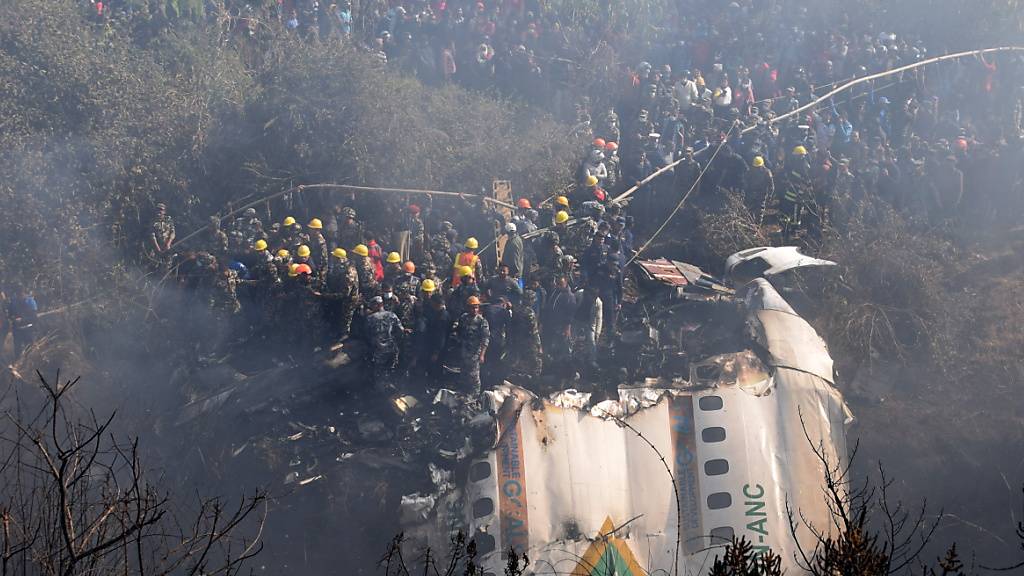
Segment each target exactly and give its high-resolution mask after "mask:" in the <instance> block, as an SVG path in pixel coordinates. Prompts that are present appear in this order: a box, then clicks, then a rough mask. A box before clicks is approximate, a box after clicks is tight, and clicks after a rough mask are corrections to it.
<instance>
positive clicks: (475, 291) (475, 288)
mask: <svg viewBox="0 0 1024 576" xmlns="http://www.w3.org/2000/svg"><path fill="white" fill-rule="evenodd" d="M455 274H457V276H456V277H457V278H459V285H458V286H456V287H455V288H453V289H452V292H451V296H449V297H448V309H449V310H450V311H451V313H452V315H454V316H456V317H458V316H459V315H461V314H462V310H463V309H462V307H463V306H464V304H465V302H466V299H467V298H469V297H470V296H477V297H479V296H480V286H479V285H478V284H477V282H476V277H475V276H474V275H473V270H472V269H471V268H470V267H469V266H462V267H460V268H459V270H458V272H455Z"/></svg>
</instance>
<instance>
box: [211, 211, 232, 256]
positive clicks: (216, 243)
mask: <svg viewBox="0 0 1024 576" xmlns="http://www.w3.org/2000/svg"><path fill="white" fill-rule="evenodd" d="M206 231H207V233H208V234H209V236H208V238H207V239H206V247H207V249H209V250H210V251H211V252H213V253H214V254H215V255H216V256H217V257H218V258H224V257H226V256H227V255H228V235H227V234H225V233H224V231H223V230H221V228H220V218H218V217H216V216H210V225H209V226H208V227H207V229H206Z"/></svg>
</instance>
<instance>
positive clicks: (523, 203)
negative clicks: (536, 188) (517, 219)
mask: <svg viewBox="0 0 1024 576" xmlns="http://www.w3.org/2000/svg"><path fill="white" fill-rule="evenodd" d="M516 206H518V207H520V208H525V209H527V210H529V209H530V208H532V206H530V199H529V198H520V199H519V200H518V201H517V202H516Z"/></svg>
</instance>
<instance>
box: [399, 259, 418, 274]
mask: <svg viewBox="0 0 1024 576" xmlns="http://www.w3.org/2000/svg"><path fill="white" fill-rule="evenodd" d="M402 269H403V270H405V271H406V272H408V273H409V274H412V273H413V272H415V271H416V265H415V264H413V263H412V261H411V260H410V261H408V262H406V263H405V264H403V265H402Z"/></svg>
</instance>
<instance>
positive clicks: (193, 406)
mask: <svg viewBox="0 0 1024 576" xmlns="http://www.w3.org/2000/svg"><path fill="white" fill-rule="evenodd" d="M634 265H635V269H634V274H633V276H634V277H635V278H636V282H637V286H636V290H637V293H638V294H642V297H637V298H636V299H635V301H634V302H633V306H634V307H638V306H642V307H643V308H644V309H645V310H644V313H643V314H633V315H632V317H633V318H632V319H631V320H630V321H629V322H627V323H625V324H624V326H623V336H622V339H621V343H620V344H619V346H618V347H617V349H616V350H615V355H616V358H615V361H616V363H617V364H618V365H620V366H622V369H621V372H620V375H623V374H625V375H628V379H620V380H619V382H631V383H628V384H627V383H620V384H619V385H618V389H617V394H618V397H617V398H614V397H611V398H607V394H606V396H605V398H607V399H603V400H602V398H601V396H599V395H597V394H594V393H592V392H589V391H587V388H586V386H585V384H586V383H585V382H582V381H580V382H577V386H576V389H575V390H562V391H559V392H556V393H554V394H551V395H548V396H545V397H542V396H539V395H537V394H534V393H532V392H530V391H528V390H526V389H525V388H522V387H519V386H516V385H515V384H514V383H509V382H505V383H504V384H502V385H501V386H498V387H496V388H494V389H492V390H490V391H488V392H487V393H486V394H485V397H486V401H485V402H484V403H485V406H483V407H482V408H483V409H481V408H480V407H475V406H472V405H470V406H467V405H466V403H465V402H463V399H462V398H461V396H460V395H459V394H457V393H455V392H453V391H451V390H447V389H444V388H441V389H433V390H428V391H427V392H426V394H423V393H422V392H421V393H419V394H417V393H412V394H409V395H400V396H396V397H394V398H392V399H391V401H390V403H389V405H388V406H387V407H386V408H380V407H379V404H381V402H380V400H379V399H378V400H375V401H373V402H369V401H367V399H363V400H364V401H361V402H360V401H358V400H359V399H358V398H356V400H357V401H356V402H353V397H352V395H351V387H348V386H343V385H339V384H338V383H339V382H343V381H346V380H349V381H352V380H355V379H361V378H362V377H361V376H360V374H361V366H360V362H359V358H360V355H361V350H360V349H359V346H358V344H349V343H346V344H345V346H344V347H341V348H336V349H334V350H331V351H324V352H322V353H321V357H320V358H319V359H318V361H317V362H312V363H307V367H306V368H305V370H306V373H303V374H299V375H297V374H296V373H295V369H294V368H290V367H270V368H268V369H267V370H265V371H264V372H262V373H259V374H254V375H248V376H247V375H243V374H240V373H236V372H232V373H230V374H222V373H221V372H223V371H225V370H228V371H229V372H231V370H230V369H227V368H225V367H223V366H222V367H214V368H209V369H206V370H205V371H203V372H200V373H193V374H187V375H183V376H182V378H183V379H184V380H186V381H187V382H188V385H190V386H192V387H193V388H194V389H195V390H196V393H195V394H194V398H195V399H194V401H193V402H191V403H190V404H189V405H188V406H187V407H186V409H185V410H184V411H183V412H181V413H179V415H178V416H177V417H176V418H175V422H174V423H172V424H171V426H174V425H177V426H178V427H186V428H191V429H194V430H204V431H203V432H202V435H203V436H204V437H205V439H203V440H201V439H199V438H195V439H194V440H195V441H196V442H206V441H209V439H210V438H216V439H217V441H219V442H220V444H219V446H220V448H219V449H220V454H219V455H218V456H219V457H220V458H221V459H222V461H225V462H227V461H231V460H233V459H234V460H236V461H240V460H242V459H244V457H245V456H244V455H245V454H248V457H249V458H250V463H251V462H252V461H255V462H257V463H258V464H259V465H264V466H266V467H267V468H268V469H270V470H271V471H272V475H269V476H267V477H268V478H271V479H272V484H275V485H276V486H277V487H278V488H285V487H287V488H290V489H292V490H307V489H310V488H312V489H313V490H327V491H330V490H334V489H335V488H332V486H333V487H337V486H342V485H344V486H345V489H346V490H347V491H352V488H351V486H353V485H355V484H356V483H358V482H360V481H363V482H365V481H366V480H365V479H366V478H369V477H382V476H383V477H387V478H389V479H392V481H393V482H404V486H403V488H402V490H403V492H402V493H401V494H402V495H400V496H399V497H397V498H394V500H395V502H394V504H396V505H397V508H398V516H399V517H400V518H399V520H398V522H397V524H395V526H396V527H397V528H399V529H401V530H403V531H404V532H405V535H406V538H407V546H410V547H421V546H426V545H429V546H430V547H431V548H432V549H433V550H434V551H435V556H436V555H438V554H443V553H444V552H445V551H446V548H447V547H448V546H449V545H450V542H451V540H450V536H451V535H452V534H453V533H455V532H457V531H462V532H464V533H466V534H467V535H468V536H469V537H471V538H473V539H475V541H476V543H477V548H478V551H479V554H480V555H479V556H478V561H480V562H481V563H482V565H483V566H484V567H485V569H486V570H487V572H488V573H491V574H495V575H496V574H501V573H503V567H504V564H505V561H504V556H505V552H506V551H507V550H509V549H515V550H517V551H519V552H525V553H526V554H527V555H528V556H529V559H530V570H529V572H528V573H529V574H537V575H540V574H573V575H577V576H584V575H586V576H597V575H605V574H612V573H614V574H618V575H629V574H632V575H634V576H639V575H640V574H695V575H696V574H701V573H705V572H706V571H707V569H708V568H709V567H710V566H711V564H712V562H713V559H714V556H715V555H716V554H721V552H722V549H723V547H724V546H725V545H726V544H727V543H728V542H729V541H730V540H731V538H732V537H733V536H734V535H735V536H737V537H745V538H746V539H747V540H748V541H750V542H751V543H752V544H753V546H754V548H755V550H756V551H759V552H760V551H764V550H767V549H771V550H773V551H774V552H775V553H777V554H778V555H780V556H781V558H782V562H783V567H784V568H785V569H786V570H787V571H788V572H789V573H795V572H799V571H801V570H800V568H799V566H798V564H797V562H796V557H797V555H798V549H797V545H798V543H799V544H801V545H802V546H803V547H804V549H805V550H811V549H813V548H814V544H815V543H816V538H815V536H814V534H813V533H812V532H811V531H810V529H809V528H808V527H807V525H806V524H804V523H807V524H810V525H811V526H813V527H814V528H815V529H816V530H820V531H825V532H827V531H828V530H829V528H830V526H831V525H832V521H831V516H830V510H829V507H828V504H827V502H826V501H825V500H824V498H823V493H822V489H823V487H824V481H825V480H824V478H825V472H826V470H825V466H826V464H825V462H828V463H829V464H830V465H833V466H842V465H843V464H844V462H845V459H846V456H847V449H846V427H847V426H848V425H849V424H850V423H851V422H852V415H851V414H850V412H849V410H848V408H847V407H846V404H845V403H844V401H843V399H842V397H841V395H840V393H839V392H838V391H837V390H836V389H835V388H834V386H833V385H834V376H833V367H832V358H831V357H830V356H829V353H828V348H827V346H826V344H825V342H824V341H823V340H822V339H821V338H820V337H819V335H818V334H817V333H816V332H815V330H814V329H813V328H812V327H811V325H810V324H808V322H807V321H806V320H804V319H803V318H802V317H801V316H800V315H799V314H798V313H797V312H796V311H795V310H794V308H793V307H792V306H791V305H790V303H788V302H787V299H786V298H784V297H783V296H782V294H783V293H786V294H789V292H788V289H787V288H786V287H785V281H784V278H785V276H786V275H787V274H789V273H791V272H793V271H795V270H799V269H803V268H806V267H827V266H833V265H834V263H832V262H829V261H827V260H820V259H816V258H811V257H808V256H805V255H803V254H800V253H799V251H798V250H797V249H795V248H787V247H782V248H752V249H749V250H745V251H742V252H739V253H737V254H734V255H733V256H731V257H730V258H729V259H728V260H727V262H726V277H727V280H725V281H723V280H718V279H716V278H714V277H712V276H710V275H708V274H706V273H704V272H703V271H702V270H701V269H700V268H698V267H696V266H692V265H689V264H686V263H682V262H675V261H671V260H664V259H661V260H647V261H637V262H635V263H634ZM317 381H319V382H321V383H330V385H329V386H328V387H327V388H326V390H325V388H324V387H323V386H320V385H319V384H316V382H317ZM225 383H227V384H225ZM370 404H373V405H378V408H377V409H372V408H369V407H368V405H370ZM340 406H346V407H351V406H358V407H359V408H342V409H341V411H339V408H338V407H340ZM200 420H205V422H204V425H203V426H196V425H195V424H197V423H198V422H199V421H200ZM204 445H205V444H204ZM207 449H208V450H215V448H212V447H210V448H207ZM240 455H242V456H240ZM239 464H240V462H239ZM249 469H250V470H252V473H253V475H254V477H260V476H262V475H261V474H257V473H256V468H254V467H252V466H250V467H249ZM413 479H416V480H415V481H414V480H413ZM307 487H308V488H307ZM370 493H371V491H370V490H369V489H367V490H366V491H364V494H370ZM332 495H333V492H328V494H322V495H318V496H316V497H315V498H314V500H315V499H318V498H323V497H325V496H326V497H333V496H332ZM307 500H308V499H307ZM787 510H792V511H793V512H794V513H795V514H798V516H797V518H798V519H800V520H801V521H800V522H799V524H800V525H799V526H798V527H797V528H796V530H791V527H790V519H789V515H788V513H787Z"/></svg>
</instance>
